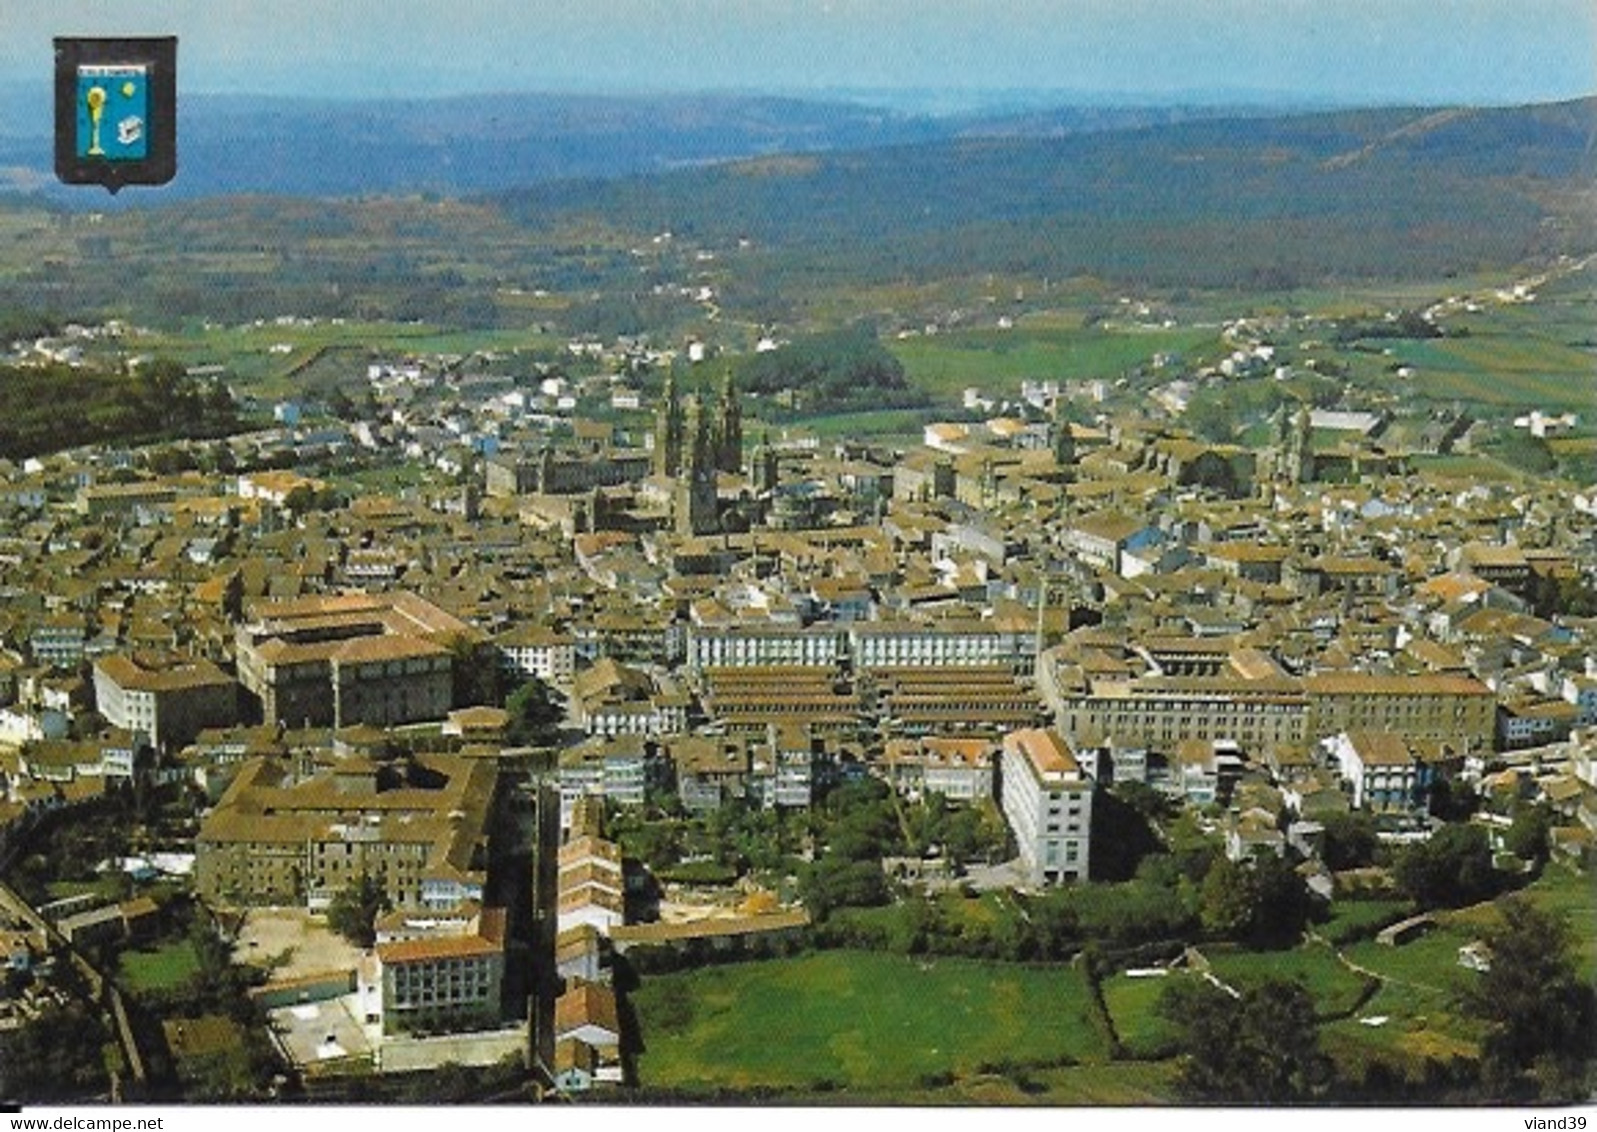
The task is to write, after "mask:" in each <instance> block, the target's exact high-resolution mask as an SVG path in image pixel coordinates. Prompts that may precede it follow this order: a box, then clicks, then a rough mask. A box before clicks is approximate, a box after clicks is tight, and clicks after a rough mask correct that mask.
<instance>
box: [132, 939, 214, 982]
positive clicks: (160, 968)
mask: <svg viewBox="0 0 1597 1132" xmlns="http://www.w3.org/2000/svg"><path fill="white" fill-rule="evenodd" d="M119 962H120V964H121V968H122V971H121V975H122V981H123V982H125V983H126V984H127V987H128V989H129V990H131V991H133V992H135V993H137V992H139V991H161V990H171V989H173V988H175V987H180V986H182V985H183V984H184V983H185V982H187V981H188V979H189V976H190V975H192V974H194V973H195V972H196V971H198V970H199V969H200V961H199V959H198V958H197V957H196V956H195V954H194V948H193V947H192V946H190V944H189V941H188V940H186V939H180V940H177V941H176V942H173V943H167V944H162V945H161V946H160V947H156V948H151V949H144V948H139V949H137V950H128V951H124V952H123V953H122V955H121V958H120V960H119Z"/></svg>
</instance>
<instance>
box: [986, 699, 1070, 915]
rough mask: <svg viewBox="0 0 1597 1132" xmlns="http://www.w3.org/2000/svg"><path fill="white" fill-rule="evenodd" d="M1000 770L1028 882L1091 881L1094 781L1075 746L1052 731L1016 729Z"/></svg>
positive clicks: (1009, 737)
mask: <svg viewBox="0 0 1597 1132" xmlns="http://www.w3.org/2000/svg"><path fill="white" fill-rule="evenodd" d="M999 766H1000V769H999V782H1000V786H999V790H1000V794H999V798H1000V803H1001V805H1002V808H1003V811H1004V817H1005V819H1007V820H1008V822H1009V827H1010V829H1011V830H1012V831H1013V832H1014V834H1015V842H1016V844H1017V845H1018V846H1019V849H1020V860H1021V868H1022V872H1023V875H1024V877H1025V880H1026V883H1028V884H1030V885H1033V886H1042V885H1050V884H1060V883H1065V882H1069V881H1081V880H1086V879H1088V877H1089V876H1090V875H1091V874H1090V870H1089V860H1088V839H1089V834H1090V831H1091V829H1092V791H1093V783H1092V780H1091V779H1090V778H1089V777H1088V776H1087V775H1086V774H1085V773H1084V772H1083V770H1082V767H1081V764H1080V763H1079V762H1078V761H1077V759H1076V755H1075V752H1074V751H1073V750H1072V749H1071V746H1070V743H1069V742H1068V741H1067V740H1066V739H1065V737H1064V736H1063V735H1061V734H1060V733H1059V732H1058V731H1055V730H1052V729H1043V728H1029V729H1027V730H1024V731H1012V732H1010V733H1009V734H1007V735H1005V736H1004V739H1003V745H1002V754H1001V756H1000V764H999Z"/></svg>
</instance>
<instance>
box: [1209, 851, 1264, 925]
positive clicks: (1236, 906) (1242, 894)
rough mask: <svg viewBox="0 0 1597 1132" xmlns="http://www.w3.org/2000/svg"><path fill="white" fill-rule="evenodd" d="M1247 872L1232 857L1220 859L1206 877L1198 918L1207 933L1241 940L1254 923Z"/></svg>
mask: <svg viewBox="0 0 1597 1132" xmlns="http://www.w3.org/2000/svg"><path fill="white" fill-rule="evenodd" d="M1250 881H1251V878H1250V877H1249V875H1248V870H1247V869H1246V868H1245V867H1244V866H1242V865H1241V864H1239V863H1238V862H1236V861H1233V860H1231V859H1230V858H1229V857H1220V858H1217V859H1216V860H1215V862H1214V864H1213V865H1211V866H1210V867H1209V872H1208V873H1207V875H1205V876H1204V878H1203V903H1202V905H1201V907H1200V910H1199V913H1198V914H1199V917H1200V918H1201V920H1202V922H1203V930H1204V932H1205V933H1206V934H1208V935H1210V936H1214V937H1215V938H1217V939H1241V938H1242V937H1243V936H1244V935H1246V934H1247V932H1248V928H1249V926H1250V925H1251V924H1252V923H1253V892H1252V884H1251V883H1250Z"/></svg>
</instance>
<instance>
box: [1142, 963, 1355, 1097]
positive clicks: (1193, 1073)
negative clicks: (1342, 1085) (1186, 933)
mask: <svg viewBox="0 0 1597 1132" xmlns="http://www.w3.org/2000/svg"><path fill="white" fill-rule="evenodd" d="M1158 1010H1159V1013H1160V1014H1161V1015H1162V1016H1163V1017H1164V1018H1165V1020H1166V1021H1168V1022H1170V1023H1171V1024H1172V1025H1173V1026H1174V1027H1175V1029H1176V1031H1177V1033H1178V1034H1179V1038H1178V1041H1177V1045H1178V1048H1179V1050H1180V1055H1179V1056H1180V1066H1181V1068H1180V1071H1179V1074H1178V1076H1177V1084H1178V1087H1179V1088H1180V1089H1181V1091H1182V1092H1183V1093H1185V1094H1186V1095H1188V1096H1189V1097H1191V1098H1193V1099H1195V1100H1207V1101H1224V1102H1225V1103H1227V1104H1293V1103H1302V1102H1306V1101H1312V1100H1315V1099H1318V1098H1321V1097H1324V1096H1325V1094H1326V1092H1327V1091H1328V1089H1329V1086H1330V1083H1331V1080H1332V1077H1333V1070H1332V1066H1331V1062H1330V1059H1329V1058H1327V1057H1326V1056H1325V1054H1324V1053H1322V1052H1321V1050H1320V1034H1319V1026H1318V1023H1317V1022H1316V1020H1315V1015H1314V999H1313V997H1312V996H1311V995H1310V994H1309V992H1308V990H1307V989H1306V988H1305V987H1304V986H1303V984H1302V983H1299V982H1289V981H1286V980H1283V979H1267V980H1265V981H1263V982H1260V983H1259V984H1257V985H1256V986H1252V987H1248V988H1247V989H1246V990H1243V991H1242V992H1241V994H1240V996H1239V997H1235V998H1233V997H1232V996H1231V995H1230V994H1228V993H1227V992H1226V991H1224V990H1221V989H1220V988H1219V987H1216V986H1214V985H1212V984H1210V983H1207V982H1203V981H1201V980H1198V979H1179V980H1176V981H1174V982H1172V983H1171V984H1170V986H1168V987H1167V988H1166V989H1165V991H1164V994H1163V995H1162V996H1161V997H1160V999H1159V1004H1158Z"/></svg>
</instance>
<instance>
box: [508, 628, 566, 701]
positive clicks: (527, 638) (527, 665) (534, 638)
mask: <svg viewBox="0 0 1597 1132" xmlns="http://www.w3.org/2000/svg"><path fill="white" fill-rule="evenodd" d="M494 644H495V645H496V646H498V649H499V655H500V656H501V657H503V658H504V663H505V667H506V668H508V669H509V670H510V671H511V672H513V673H516V674H518V675H520V676H536V677H537V678H538V679H539V680H542V681H543V682H544V683H545V684H551V685H553V686H555V687H557V688H569V687H571V679H572V677H573V676H574V675H575V673H576V670H577V642H576V638H574V637H572V636H571V635H569V634H567V633H557V632H555V631H554V630H553V629H546V628H543V627H542V626H539V625H523V626H520V627H518V628H515V629H511V630H509V631H508V632H505V633H502V634H500V635H499V636H498V637H496V638H495V639H494Z"/></svg>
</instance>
